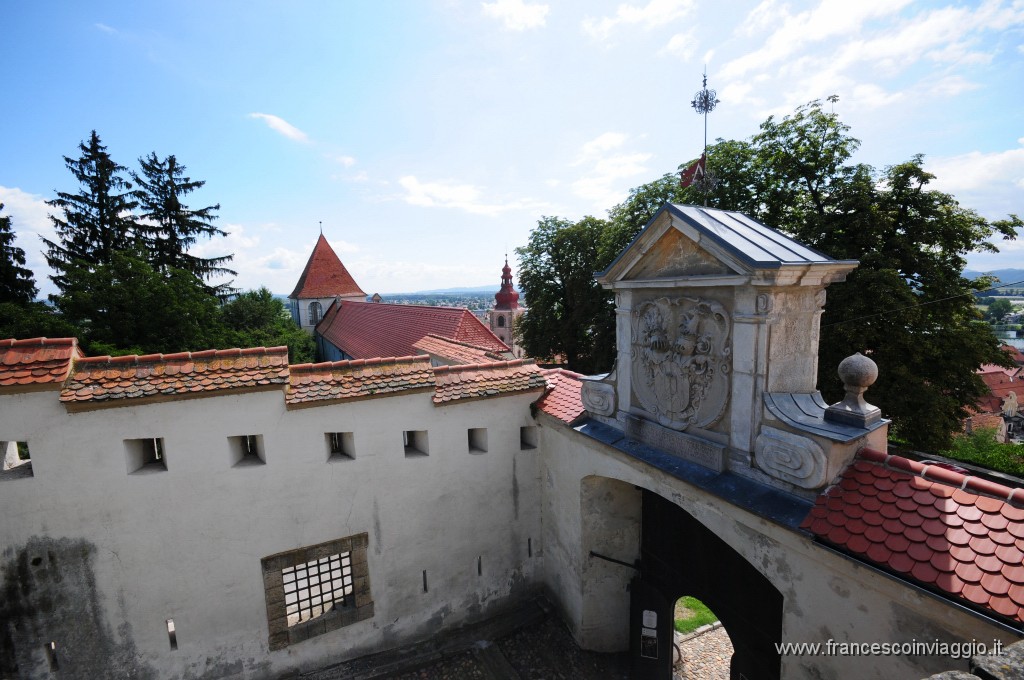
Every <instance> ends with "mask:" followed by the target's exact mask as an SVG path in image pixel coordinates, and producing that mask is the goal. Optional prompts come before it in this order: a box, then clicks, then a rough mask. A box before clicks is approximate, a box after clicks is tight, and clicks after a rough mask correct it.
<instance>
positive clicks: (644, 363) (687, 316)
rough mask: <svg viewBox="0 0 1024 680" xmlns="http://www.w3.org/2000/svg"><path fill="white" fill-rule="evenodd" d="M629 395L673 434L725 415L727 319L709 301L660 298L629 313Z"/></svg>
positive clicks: (728, 353) (721, 309)
mask: <svg viewBox="0 0 1024 680" xmlns="http://www.w3.org/2000/svg"><path fill="white" fill-rule="evenodd" d="M632 323H633V338H632V341H633V346H632V349H631V353H630V354H631V359H632V382H633V393H634V394H635V395H636V397H637V399H638V400H639V401H640V404H641V405H642V406H643V408H644V409H645V410H647V411H648V412H649V413H651V414H653V415H655V416H657V418H658V422H659V423H661V424H662V425H665V426H667V427H671V428H673V429H675V430H685V429H686V428H688V427H690V426H691V425H695V426H697V427H707V426H709V425H712V424H714V423H715V422H717V421H718V420H719V419H720V418H721V417H722V415H723V414H724V413H725V407H726V404H727V403H728V400H729V368H730V365H731V363H732V359H731V349H730V346H729V345H730V338H729V330H730V328H729V325H730V321H729V314H728V312H727V311H726V310H725V308H724V307H723V306H722V305H721V304H719V303H717V302H714V301H710V300H704V299H699V298H688V297H682V298H675V299H669V298H659V299H657V300H651V301H647V302H643V303H641V304H640V305H639V306H637V307H636V308H635V309H634V310H633V318H632Z"/></svg>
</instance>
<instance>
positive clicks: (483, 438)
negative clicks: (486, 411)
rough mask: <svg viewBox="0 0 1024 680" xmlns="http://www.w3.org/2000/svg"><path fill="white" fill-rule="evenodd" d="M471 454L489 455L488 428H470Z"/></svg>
mask: <svg viewBox="0 0 1024 680" xmlns="http://www.w3.org/2000/svg"><path fill="white" fill-rule="evenodd" d="M469 452H470V453H487V428H486V427H471V428H469Z"/></svg>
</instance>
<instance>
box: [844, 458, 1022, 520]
mask: <svg viewBox="0 0 1024 680" xmlns="http://www.w3.org/2000/svg"><path fill="white" fill-rule="evenodd" d="M857 457H858V458H860V459H861V460H865V461H868V462H871V463H880V464H881V465H883V466H885V467H886V468H888V469H890V470H898V471H900V472H905V473H908V474H911V475H914V476H915V477H921V478H922V479H926V480H928V481H929V482H935V483H939V484H944V485H946V486H950V487H953V488H954V489H962V490H964V491H969V492H971V493H974V494H977V495H980V496H991V497H993V498H998V499H999V500H1001V501H1005V502H1007V503H1011V504H1013V505H1016V506H1018V507H1021V508H1024V489H1022V488H1020V487H1009V486H1006V485H1004V484H999V483H998V482H993V481H990V480H987V479H982V478H981V477H975V476H974V475H965V474H963V473H962V472H955V471H953V470H947V469H946V468H944V467H941V466H939V465H935V464H932V463H922V462H920V461H916V460H910V459H909V458H904V457H903V456H894V455H891V454H888V453H884V452H882V451H878V450H877V449H872V448H868V447H865V448H862V449H860V450H859V451H858V452H857Z"/></svg>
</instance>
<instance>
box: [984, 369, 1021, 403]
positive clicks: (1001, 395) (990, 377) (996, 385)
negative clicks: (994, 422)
mask: <svg viewBox="0 0 1024 680" xmlns="http://www.w3.org/2000/svg"><path fill="white" fill-rule="evenodd" d="M1020 371H1021V369H1020V368H1006V367H1004V366H996V365H995V364H985V365H984V366H982V367H981V368H979V369H978V371H977V372H978V375H979V377H981V379H982V381H983V382H984V383H985V385H987V386H988V389H989V393H988V394H986V395H985V396H983V397H981V398H980V399H978V402H977V410H978V411H981V412H983V413H996V412H999V411H1002V410H1003V400H1004V399H1006V397H1007V396H1009V394H1010V392H1013V393H1015V394H1016V395H1017V401H1018V402H1020V403H1021V404H1024V379H1022V378H1021V376H1020V375H1019V372H1020Z"/></svg>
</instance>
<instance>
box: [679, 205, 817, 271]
mask: <svg viewBox="0 0 1024 680" xmlns="http://www.w3.org/2000/svg"><path fill="white" fill-rule="evenodd" d="M666 209H668V210H669V211H671V212H672V214H673V215H675V216H676V217H678V218H679V219H681V220H682V221H684V222H686V223H687V224H689V225H690V226H691V227H693V228H694V229H696V230H697V231H699V232H700V233H701V235H702V236H707V237H708V238H710V239H711V240H713V241H715V242H716V243H718V244H719V245H721V246H723V247H725V248H726V249H728V250H729V251H731V252H732V253H734V254H735V255H736V256H737V257H738V258H739V259H740V260H742V261H743V262H746V263H747V264H750V265H754V266H756V267H778V266H779V265H782V264H811V263H815V262H823V263H824V262H835V261H836V260H833V259H832V258H830V257H828V256H827V255H823V254H821V253H819V252H818V251H816V250H813V249H811V248H808V247H807V246H805V245H803V244H801V243H798V242H797V241H794V240H793V239H791V238H789V237H788V236H785V235H783V234H782V233H781V232H778V231H776V230H774V229H772V228H771V227H769V226H766V225H764V224H762V223H761V222H758V221H757V220H755V219H754V218H752V217H749V216H747V215H744V214H743V213H741V212H736V211H733V210H718V209H717V208H703V207H700V206H696V205H679V204H675V203H670V204H668V205H667V206H666Z"/></svg>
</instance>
